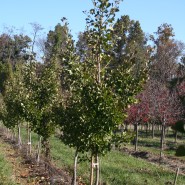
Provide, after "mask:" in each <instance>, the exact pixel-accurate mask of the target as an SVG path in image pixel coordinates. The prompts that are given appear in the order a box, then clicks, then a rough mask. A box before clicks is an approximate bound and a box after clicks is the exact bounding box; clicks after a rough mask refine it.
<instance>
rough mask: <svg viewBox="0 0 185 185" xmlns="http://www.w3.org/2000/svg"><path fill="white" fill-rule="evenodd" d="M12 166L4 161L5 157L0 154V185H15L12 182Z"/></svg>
mask: <svg viewBox="0 0 185 185" xmlns="http://www.w3.org/2000/svg"><path fill="white" fill-rule="evenodd" d="M12 174H13V172H12V166H11V164H10V163H9V162H8V161H7V160H5V156H4V155H3V154H2V153H1V154H0V185H15V183H14V182H13V180H12Z"/></svg>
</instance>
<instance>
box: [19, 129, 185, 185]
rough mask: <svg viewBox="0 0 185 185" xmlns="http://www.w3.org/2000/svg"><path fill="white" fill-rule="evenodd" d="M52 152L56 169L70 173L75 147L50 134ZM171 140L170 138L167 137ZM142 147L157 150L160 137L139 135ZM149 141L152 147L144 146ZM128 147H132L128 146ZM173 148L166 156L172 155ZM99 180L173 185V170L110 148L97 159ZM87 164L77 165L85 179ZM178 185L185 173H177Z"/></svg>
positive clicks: (182, 184) (125, 184)
mask: <svg viewBox="0 0 185 185" xmlns="http://www.w3.org/2000/svg"><path fill="white" fill-rule="evenodd" d="M22 135H23V140H26V131H25V130H23V132H22ZM37 140H38V138H37V135H36V134H32V144H33V145H34V148H36V144H37ZM50 141H51V146H52V148H51V153H52V160H53V163H55V165H56V166H57V167H59V168H63V169H66V170H67V171H69V172H70V173H71V174H72V170H73V158H74V149H71V148H69V147H68V146H65V145H64V144H63V143H62V142H61V141H60V140H59V139H58V138H57V137H54V136H53V137H51V140H50ZM169 141H170V142H171V139H169ZM139 143H140V144H142V145H143V146H139V147H143V148H142V150H147V151H153V152H156V148H157V152H158V147H159V145H158V143H159V138H158V137H156V138H155V139H154V140H152V138H149V137H148V138H145V137H141V136H140V141H139ZM148 144H150V145H152V147H147V145H148ZM130 147H132V146H131V145H130ZM172 151H173V150H171V151H170V154H169V155H173V152H172ZM100 166H101V171H100V180H101V182H102V183H103V182H105V183H106V184H107V185H156V184H158V185H165V184H173V181H174V178H175V173H173V172H171V171H169V170H168V169H165V168H163V167H162V166H158V165H156V164H152V163H149V162H147V161H145V160H143V159H138V158H134V157H132V156H130V155H127V154H123V153H122V152H119V151H112V152H110V153H108V154H107V155H106V156H105V157H101V160H100ZM89 168H90V164H89V162H88V161H86V162H81V163H80V164H78V172H77V173H78V176H79V177H82V179H83V181H84V182H88V179H89V171H90V170H89ZM177 185H185V176H182V175H179V177H178V180H177Z"/></svg>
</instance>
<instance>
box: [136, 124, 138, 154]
mask: <svg viewBox="0 0 185 185" xmlns="http://www.w3.org/2000/svg"><path fill="white" fill-rule="evenodd" d="M135 132H136V136H135V151H137V146H138V123H136V124H135Z"/></svg>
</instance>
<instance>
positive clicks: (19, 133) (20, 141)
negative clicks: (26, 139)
mask: <svg viewBox="0 0 185 185" xmlns="http://www.w3.org/2000/svg"><path fill="white" fill-rule="evenodd" d="M17 144H18V147H19V149H21V147H22V140H21V126H20V124H18V143H17Z"/></svg>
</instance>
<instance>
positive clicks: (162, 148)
mask: <svg viewBox="0 0 185 185" xmlns="http://www.w3.org/2000/svg"><path fill="white" fill-rule="evenodd" d="M164 128H165V123H163V124H162V130H161V141H160V145H161V150H160V158H162V157H163V150H164Z"/></svg>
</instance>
